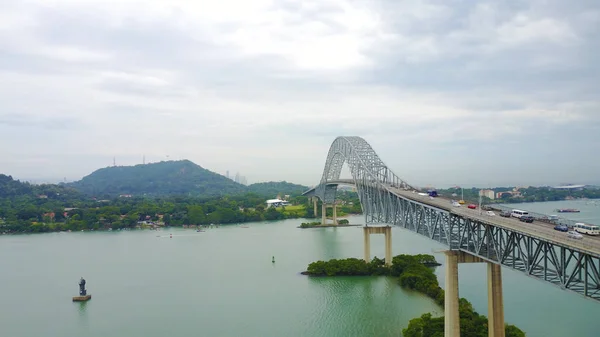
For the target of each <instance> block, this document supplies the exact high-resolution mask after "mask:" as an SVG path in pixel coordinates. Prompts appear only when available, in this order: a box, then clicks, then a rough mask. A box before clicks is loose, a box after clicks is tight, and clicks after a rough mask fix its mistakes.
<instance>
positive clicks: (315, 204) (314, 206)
mask: <svg viewBox="0 0 600 337" xmlns="http://www.w3.org/2000/svg"><path fill="white" fill-rule="evenodd" d="M317 200H319V199H317V198H316V197H313V210H314V213H315V218H316V217H318V216H319V213H318V212H317Z"/></svg>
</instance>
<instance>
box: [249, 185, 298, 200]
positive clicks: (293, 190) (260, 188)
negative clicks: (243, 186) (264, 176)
mask: <svg viewBox="0 0 600 337" xmlns="http://www.w3.org/2000/svg"><path fill="white" fill-rule="evenodd" d="M248 189H249V191H250V192H252V193H256V194H258V195H264V196H271V197H272V198H275V197H276V196H277V195H278V194H279V195H280V196H281V197H283V195H285V194H289V195H291V196H298V195H301V194H302V193H304V192H305V191H306V190H308V187H307V186H303V185H297V184H292V183H288V182H287V181H281V182H274V181H270V182H267V183H256V184H252V185H250V186H248Z"/></svg>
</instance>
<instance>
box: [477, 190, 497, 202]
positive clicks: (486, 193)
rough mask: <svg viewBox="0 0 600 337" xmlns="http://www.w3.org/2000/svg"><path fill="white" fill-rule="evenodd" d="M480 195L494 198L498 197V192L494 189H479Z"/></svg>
mask: <svg viewBox="0 0 600 337" xmlns="http://www.w3.org/2000/svg"><path fill="white" fill-rule="evenodd" d="M479 196H480V197H486V198H489V199H492V200H494V199H495V197H496V193H495V192H494V190H479Z"/></svg>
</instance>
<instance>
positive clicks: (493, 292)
mask: <svg viewBox="0 0 600 337" xmlns="http://www.w3.org/2000/svg"><path fill="white" fill-rule="evenodd" d="M445 254H446V289H444V311H445V313H444V337H460V317H459V310H458V305H459V296H458V264H459V263H481V262H485V263H487V274H488V337H504V336H505V330H504V304H503V299H502V273H501V266H500V265H497V264H495V263H491V262H487V261H485V260H483V259H480V258H479V257H476V256H473V255H470V254H467V253H465V252H462V251H455V250H449V251H446V252H445Z"/></svg>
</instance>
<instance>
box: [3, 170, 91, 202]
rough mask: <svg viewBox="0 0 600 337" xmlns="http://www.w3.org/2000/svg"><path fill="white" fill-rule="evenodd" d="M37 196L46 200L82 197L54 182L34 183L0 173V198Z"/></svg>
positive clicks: (76, 192) (75, 191)
mask: <svg viewBox="0 0 600 337" xmlns="http://www.w3.org/2000/svg"><path fill="white" fill-rule="evenodd" d="M22 197H26V198H37V199H47V200H70V199H79V198H81V197H83V196H82V195H81V193H79V192H78V191H77V190H75V189H73V188H70V187H67V186H60V185H55V184H41V185H34V184H30V183H27V182H21V181H19V180H15V179H13V177H12V176H7V175H4V174H0V199H3V198H8V199H16V198H22Z"/></svg>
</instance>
